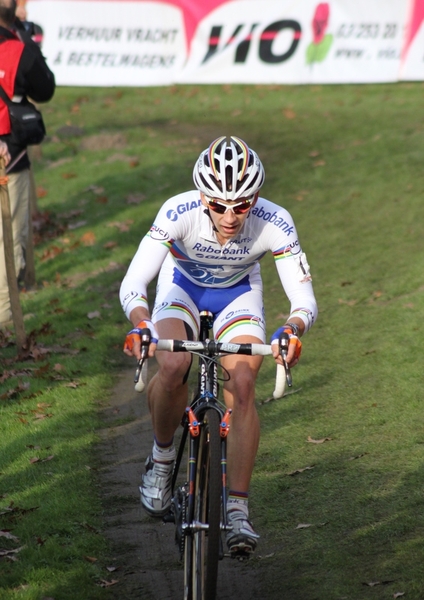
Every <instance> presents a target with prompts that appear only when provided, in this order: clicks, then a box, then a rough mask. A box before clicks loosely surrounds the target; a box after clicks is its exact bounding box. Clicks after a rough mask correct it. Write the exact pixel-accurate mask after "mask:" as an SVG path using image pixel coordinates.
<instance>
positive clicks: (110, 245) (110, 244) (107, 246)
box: [103, 242, 118, 250]
mask: <svg viewBox="0 0 424 600" xmlns="http://www.w3.org/2000/svg"><path fill="white" fill-rule="evenodd" d="M117 245H118V242H106V243H105V244H103V248H105V250H112V248H116V246H117Z"/></svg>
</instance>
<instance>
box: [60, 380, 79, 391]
mask: <svg viewBox="0 0 424 600" xmlns="http://www.w3.org/2000/svg"><path fill="white" fill-rule="evenodd" d="M79 385H80V384H79V383H77V382H76V381H70V382H69V383H65V385H64V386H63V387H68V388H72V389H75V390H76V389H77V387H79Z"/></svg>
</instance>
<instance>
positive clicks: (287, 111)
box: [283, 108, 296, 119]
mask: <svg viewBox="0 0 424 600" xmlns="http://www.w3.org/2000/svg"><path fill="white" fill-rule="evenodd" d="M283 113H284V116H285V117H286V119H295V118H296V113H295V112H294V110H292V109H291V108H285V109H284V110H283Z"/></svg>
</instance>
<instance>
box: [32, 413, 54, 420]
mask: <svg viewBox="0 0 424 600" xmlns="http://www.w3.org/2000/svg"><path fill="white" fill-rule="evenodd" d="M52 416H53V414H52V413H35V415H34V419H35V420H36V421H37V420H38V421H41V420H42V419H50V418H51V417H52Z"/></svg>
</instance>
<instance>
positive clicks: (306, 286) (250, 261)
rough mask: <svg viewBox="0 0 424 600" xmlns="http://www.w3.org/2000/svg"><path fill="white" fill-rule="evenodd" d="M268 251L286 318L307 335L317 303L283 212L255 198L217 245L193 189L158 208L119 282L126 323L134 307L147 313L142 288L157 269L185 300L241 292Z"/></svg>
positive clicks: (303, 258)
mask: <svg viewBox="0 0 424 600" xmlns="http://www.w3.org/2000/svg"><path fill="white" fill-rule="evenodd" d="M268 251H271V252H272V253H273V255H274V259H275V264H276V267H277V271H278V275H279V278H280V281H281V284H282V286H283V288H284V291H285V292H286V294H287V297H288V299H289V301H290V304H291V309H290V316H291V317H293V316H298V317H300V318H301V319H302V320H303V322H304V323H305V331H307V330H308V329H309V328H310V327H311V325H312V324H313V322H314V320H315V319H316V316H317V304H316V301H315V296H314V292H313V288H312V283H311V275H310V272H309V265H308V262H307V260H306V256H305V254H304V253H303V252H302V249H301V246H300V244H299V240H298V237H297V232H296V228H295V225H294V223H293V219H292V218H291V216H290V214H289V213H288V211H287V210H285V209H284V208H282V207H281V206H278V205H277V204H274V203H272V202H270V201H268V200H265V199H264V198H259V199H258V201H257V203H256V204H255V206H254V207H253V208H252V209H251V210H250V212H249V214H248V216H247V218H246V220H245V222H244V224H243V227H242V229H241V230H240V232H239V233H238V234H237V235H236V236H235V237H234V238H232V239H231V240H229V241H227V243H226V244H224V245H221V244H220V242H219V241H218V240H217V238H216V235H215V232H214V229H213V224H212V221H211V219H210V217H209V216H208V211H207V210H206V209H205V207H204V206H203V204H202V203H201V200H200V193H199V192H198V191H197V190H194V191H189V192H184V193H182V194H178V195H177V196H174V197H172V198H170V199H169V200H168V201H167V202H165V203H164V205H163V206H162V208H161V209H160V211H159V213H158V215H157V217H156V219H155V222H154V224H153V225H152V227H151V228H150V231H149V232H148V234H147V235H146V236H145V237H144V238H143V239H142V241H141V243H140V246H139V248H138V250H137V252H136V254H135V256H134V258H133V260H132V262H131V264H130V266H129V269H128V271H127V274H126V276H125V278H124V280H123V282H122V285H121V290H120V298H121V303H122V307H123V310H124V311H125V314H126V315H127V317H128V318H129V316H130V313H131V311H132V310H133V309H134V308H135V307H137V306H144V307H146V308H148V302H147V286H148V284H149V283H150V282H151V281H152V279H153V278H154V277H155V276H156V275H157V274H158V272H159V270H160V269H161V268H162V267H163V268H162V273H163V274H165V275H163V277H162V279H164V278H167V279H168V280H170V279H172V277H174V280H175V281H176V276H177V279H178V285H180V287H181V288H182V289H186V288H190V289H189V291H188V293H189V295H190V290H191V289H193V290H194V289H195V290H200V291H201V288H213V289H216V290H222V291H223V292H224V290H227V291H228V290H232V289H234V290H236V291H237V290H238V288H239V287H240V289H242V287H243V285H245V284H246V282H247V284H249V282H250V281H252V282H255V281H257V280H258V278H259V279H260V267H259V261H260V260H261V258H262V257H263V256H264V255H265V254H266V252H268ZM184 282H185V283H184ZM253 287H254V286H253ZM256 288H257V286H256ZM224 296H225V293H224V294H223V295H222V297H224Z"/></svg>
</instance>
